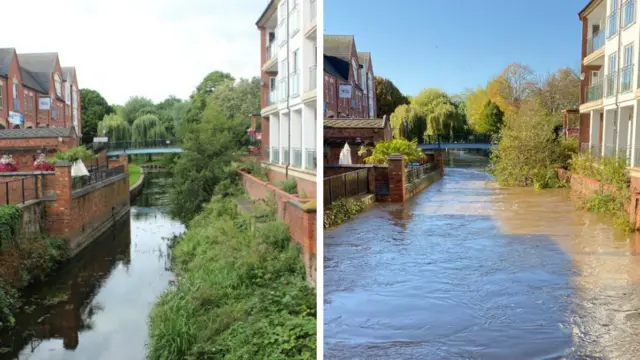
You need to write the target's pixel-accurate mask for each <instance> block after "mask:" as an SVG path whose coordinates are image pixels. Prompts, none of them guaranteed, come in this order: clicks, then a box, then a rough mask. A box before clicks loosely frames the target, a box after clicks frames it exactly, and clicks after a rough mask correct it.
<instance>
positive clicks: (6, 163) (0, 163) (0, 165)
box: [0, 154, 18, 172]
mask: <svg viewBox="0 0 640 360" xmlns="http://www.w3.org/2000/svg"><path fill="white" fill-rule="evenodd" d="M0 171H2V172H14V171H18V168H17V167H16V161H15V160H13V156H11V155H10V154H4V155H2V158H0Z"/></svg>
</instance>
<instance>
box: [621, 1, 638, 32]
mask: <svg viewBox="0 0 640 360" xmlns="http://www.w3.org/2000/svg"><path fill="white" fill-rule="evenodd" d="M635 16H636V2H635V0H627V1H625V2H624V4H622V27H623V28H625V27H627V26H629V25H631V24H632V23H633V22H634V20H635Z"/></svg>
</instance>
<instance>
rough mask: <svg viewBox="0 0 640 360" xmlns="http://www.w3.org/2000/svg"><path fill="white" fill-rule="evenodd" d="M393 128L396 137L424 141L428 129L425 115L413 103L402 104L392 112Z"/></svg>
mask: <svg viewBox="0 0 640 360" xmlns="http://www.w3.org/2000/svg"><path fill="white" fill-rule="evenodd" d="M391 128H392V129H393V135H394V137H395V138H405V139H408V140H414V139H416V140H418V141H422V137H423V136H424V134H425V131H426V130H427V122H426V119H425V117H424V116H422V114H421V113H420V112H419V111H417V109H416V108H415V107H413V106H411V105H406V104H404V105H400V106H398V107H397V108H396V110H395V111H394V112H393V114H391Z"/></svg>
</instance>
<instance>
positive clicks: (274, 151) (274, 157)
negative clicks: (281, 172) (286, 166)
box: [271, 146, 280, 164]
mask: <svg viewBox="0 0 640 360" xmlns="http://www.w3.org/2000/svg"><path fill="white" fill-rule="evenodd" d="M271 162H272V163H274V164H279V163H280V149H279V148H278V147H277V146H273V147H272V148H271Z"/></svg>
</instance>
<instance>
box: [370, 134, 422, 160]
mask: <svg viewBox="0 0 640 360" xmlns="http://www.w3.org/2000/svg"><path fill="white" fill-rule="evenodd" d="M358 154H359V155H360V156H366V157H365V158H364V162H365V163H367V164H387V163H388V161H389V156H390V155H392V154H401V155H402V156H403V157H404V160H405V161H406V162H407V161H417V160H420V159H422V158H424V153H423V152H422V150H421V149H419V148H418V142H417V140H411V141H409V140H406V139H393V140H391V141H381V142H379V143H377V144H376V146H375V147H373V148H368V147H362V148H361V149H360V150H359V151H358Z"/></svg>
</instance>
